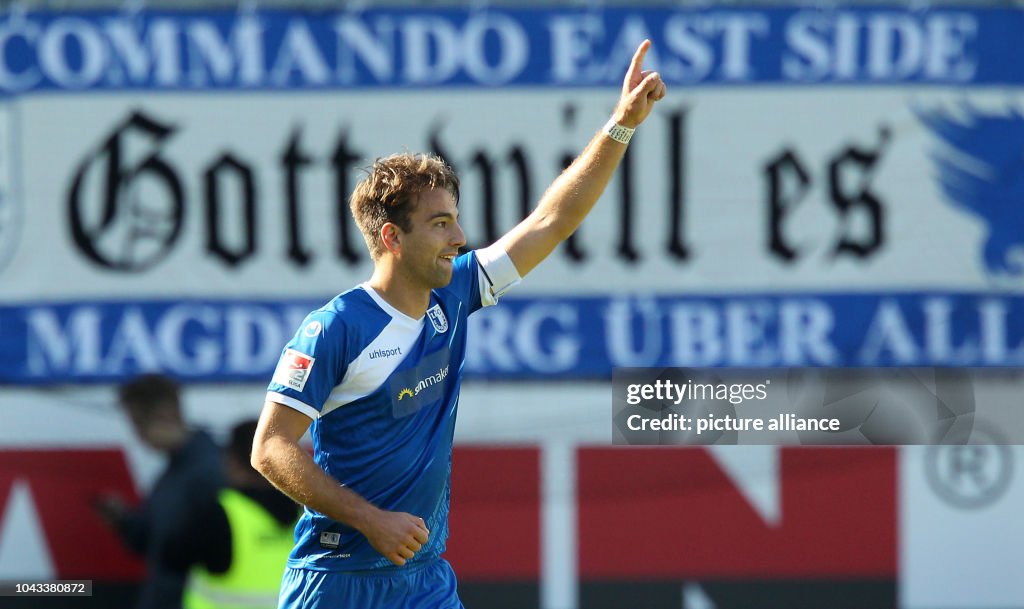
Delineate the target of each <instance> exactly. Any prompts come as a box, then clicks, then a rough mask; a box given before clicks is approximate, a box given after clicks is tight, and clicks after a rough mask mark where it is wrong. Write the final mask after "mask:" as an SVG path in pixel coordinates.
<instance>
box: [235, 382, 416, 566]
mask: <svg viewBox="0 0 1024 609" xmlns="http://www.w3.org/2000/svg"><path fill="white" fill-rule="evenodd" d="M310 423H312V420H311V419H310V418H309V417H308V416H306V415H304V414H302V413H301V412H299V411H298V410H295V409H293V408H289V407H288V406H284V405H283V404H278V403H277V402H271V401H268V402H266V404H265V405H264V406H263V413H262V414H261V415H260V422H259V426H258V427H257V428H256V437H255V438H254V439H253V445H252V466H253V467H254V468H256V470H257V471H258V472H260V473H261V474H263V476H264V477H266V478H267V480H270V482H271V483H273V484H274V486H276V487H277V488H279V489H280V490H281V492H283V493H285V494H286V495H288V496H289V497H291V498H292V499H294V500H295V501H297V502H299V503H301V504H303V505H305V506H307V507H309V508H310V509H313V510H316V511H317V512H320V513H321V514H324V515H326V516H327V517H329V518H331V519H333V520H336V521H338V522H341V523H343V524H347V525H348V526H350V527H352V528H354V529H356V530H357V531H359V532H360V533H362V534H363V535H365V536H366V538H367V540H369V542H370V545H372V546H373V547H374V548H375V549H376V550H377V551H378V552H380V553H381V554H382V555H383V556H384V557H385V558H387V559H388V560H390V561H391V562H393V563H394V564H396V565H399V566H401V565H404V564H405V561H406V560H407V559H409V558H412V557H413V555H415V554H416V552H418V551H419V550H420V548H422V547H423V544H425V543H427V536H428V533H429V532H428V531H427V527H426V525H425V524H424V522H423V519H422V518H420V517H418V516H414V515H412V514H407V513H404V512H388V511H386V510H382V509H380V508H378V507H376V506H374V505H373V504H372V503H370V502H369V501H367V500H366V499H364V498H363V497H361V496H360V495H359V494H358V493H356V492H355V491H353V490H351V489H349V488H346V487H345V486H343V485H341V484H340V483H339V482H338V481H337V480H335V479H334V478H332V477H330V476H329V475H327V473H325V472H324V471H323V470H322V469H320V466H319V465H317V464H316V462H315V461H313V458H312V457H311V456H310V455H309V453H308V452H306V450H305V449H304V448H303V447H302V446H301V445H300V444H299V440H300V439H301V438H302V435H303V434H305V433H306V430H307V429H308V428H309V425H310Z"/></svg>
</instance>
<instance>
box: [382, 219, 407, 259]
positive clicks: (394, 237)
mask: <svg viewBox="0 0 1024 609" xmlns="http://www.w3.org/2000/svg"><path fill="white" fill-rule="evenodd" d="M380 240H381V242H382V243H383V244H384V249H386V250H387V251H389V252H391V253H392V254H398V253H400V252H401V251H402V229H400V228H398V225H396V224H393V223H391V222H385V223H384V226H382V227H380Z"/></svg>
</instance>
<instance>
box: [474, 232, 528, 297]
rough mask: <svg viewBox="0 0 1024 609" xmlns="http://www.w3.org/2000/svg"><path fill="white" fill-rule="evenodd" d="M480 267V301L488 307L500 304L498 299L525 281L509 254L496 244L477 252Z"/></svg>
mask: <svg viewBox="0 0 1024 609" xmlns="http://www.w3.org/2000/svg"><path fill="white" fill-rule="evenodd" d="M476 261H477V264H478V265H479V267H480V268H479V270H480V273H479V277H480V301H481V303H482V304H483V305H484V306H485V307H487V306H491V305H493V304H496V303H497V302H498V297H499V296H501V295H502V294H504V293H505V292H507V291H508V290H509V289H510V288H511V287H512V286H514V285H516V284H517V283H519V282H520V281H522V280H523V278H522V277H520V276H519V271H518V270H516V265H515V263H514V262H512V259H511V258H509V256H508V253H507V252H506V251H505V249H504V248H502V247H501V246H500V245H498V244H497V243H495V244H494V245H491V246H489V247H485V248H483V249H479V250H476Z"/></svg>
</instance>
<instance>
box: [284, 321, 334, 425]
mask: <svg viewBox="0 0 1024 609" xmlns="http://www.w3.org/2000/svg"><path fill="white" fill-rule="evenodd" d="M345 345H346V329H345V324H344V323H343V322H342V321H341V320H340V319H339V317H338V315H336V314H334V313H331V312H327V311H323V310H320V311H314V312H313V313H311V314H310V315H309V316H308V317H306V319H305V321H303V323H302V327H300V328H299V330H298V331H297V332H296V333H295V336H293V337H292V339H291V340H290V341H288V344H287V345H285V347H284V350H283V351H282V353H281V359H280V360H278V363H277V368H275V369H274V376H273V378H272V379H271V380H270V385H269V386H268V387H267V399H268V400H271V401H275V402H280V403H281V404H284V405H285V406H289V407H291V408H294V409H296V410H298V411H299V412H302V413H303V414H305V415H307V416H308V417H309V418H311V419H316V418H317V417H319V416H320V411H321V410H322V409H323V406H324V402H326V401H327V397H328V396H329V395H330V394H331V391H332V390H333V389H334V387H335V386H336V385H338V383H340V382H341V379H342V378H343V376H344V370H343V369H342V368H343V364H344V362H345V361H346V358H345Z"/></svg>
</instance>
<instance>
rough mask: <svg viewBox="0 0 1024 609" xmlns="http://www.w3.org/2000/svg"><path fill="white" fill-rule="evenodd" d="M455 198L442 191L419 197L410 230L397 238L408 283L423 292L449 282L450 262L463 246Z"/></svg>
mask: <svg viewBox="0 0 1024 609" xmlns="http://www.w3.org/2000/svg"><path fill="white" fill-rule="evenodd" d="M458 216H459V210H458V208H457V207H456V206H455V198H454V197H452V195H451V193H450V192H448V191H447V190H444V189H443V188H434V189H432V190H428V191H427V192H425V193H423V194H422V195H420V197H419V199H418V200H417V202H416V205H415V207H414V208H413V212H412V214H410V217H409V223H410V225H411V230H410V231H409V232H406V233H403V234H402V236H401V245H402V248H401V253H400V254H399V260H400V262H401V265H402V266H403V267H404V269H405V270H406V272H407V275H408V277H409V279H411V280H413V281H415V282H417V283H422V284H423V286H424V287H425V288H427V289H433V288H443V287H444V286H446V285H448V283H449V282H451V280H452V261H453V260H454V259H455V256H457V255H458V253H459V248H460V247H462V246H463V245H466V235H465V234H464V233H463V232H462V228H461V227H460V226H459V222H458Z"/></svg>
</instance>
